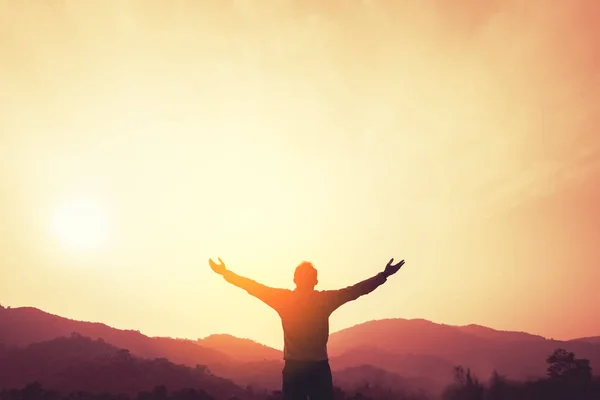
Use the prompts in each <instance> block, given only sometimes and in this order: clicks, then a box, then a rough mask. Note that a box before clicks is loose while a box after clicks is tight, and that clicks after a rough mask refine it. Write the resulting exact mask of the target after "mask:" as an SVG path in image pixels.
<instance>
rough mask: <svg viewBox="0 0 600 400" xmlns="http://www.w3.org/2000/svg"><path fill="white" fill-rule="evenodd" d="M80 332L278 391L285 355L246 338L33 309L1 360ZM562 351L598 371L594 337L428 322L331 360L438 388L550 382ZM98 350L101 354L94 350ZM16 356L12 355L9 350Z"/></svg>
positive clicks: (18, 314)
mask: <svg viewBox="0 0 600 400" xmlns="http://www.w3.org/2000/svg"><path fill="white" fill-rule="evenodd" d="M72 332H78V333H80V334H81V335H83V336H89V337H90V338H92V339H98V338H102V339H103V340H104V342H105V343H107V344H110V345H112V346H114V347H116V348H121V349H128V350H129V351H130V352H131V354H132V355H134V356H137V357H144V358H149V359H155V358H166V359H168V360H170V361H171V362H173V363H175V364H183V365H187V366H189V367H192V368H193V367H195V366H196V365H198V364H200V365H205V366H207V367H208V368H209V370H210V371H212V372H213V373H214V374H215V375H217V376H221V377H223V378H227V379H230V380H232V381H234V382H235V383H236V384H238V385H241V386H242V387H245V386H246V385H251V386H253V387H255V388H268V389H270V390H277V389H279V388H280V387H281V369H282V367H283V360H282V357H281V352H280V351H278V350H276V349H273V348H270V347H268V346H264V345H262V344H260V343H257V342H255V341H252V340H249V339H240V338H236V337H234V336H231V335H226V334H219V335H211V336H208V337H206V338H204V339H199V340H197V341H192V340H181V339H171V338H153V337H148V336H145V335H143V334H141V333H140V332H137V331H124V330H119V329H114V328H111V327H109V326H107V325H104V324H99V323H90V322H80V321H73V320H69V319H66V318H62V317H59V316H55V315H51V314H48V313H45V312H43V311H40V310H37V309H33V308H13V309H2V308H0V354H2V353H5V352H6V351H8V350H6V349H5V350H3V347H6V348H11V347H15V346H20V347H24V346H28V345H31V344H33V343H36V342H44V341H48V340H52V339H55V338H57V337H60V336H66V337H69V336H70V335H71V333H72ZM558 347H562V348H565V349H567V350H569V351H572V352H574V353H575V354H576V355H577V356H578V357H581V358H588V359H589V360H590V361H591V365H592V368H594V369H593V371H594V373H596V374H597V373H598V372H599V371H600V367H598V366H599V365H600V344H597V343H594V338H587V339H586V338H583V339H577V340H572V341H555V340H549V339H545V338H543V337H541V336H536V335H530V334H528V333H525V332H506V331H498V330H494V329H490V328H487V327H483V326H478V325H468V326H462V327H460V326H450V325H443V324H436V323H433V322H430V321H426V320H423V319H415V320H406V319H386V320H378V321H369V322H366V323H363V324H359V325H356V326H354V327H351V328H347V329H343V330H341V331H339V332H335V333H332V334H331V336H330V339H329V355H330V360H331V367H332V370H333V371H334V376H338V377H340V379H342V378H343V374H345V373H344V372H342V371H344V370H346V371H352V370H353V368H359V367H360V368H364V367H365V366H366V365H367V366H368V365H370V366H373V367H376V368H378V369H381V370H385V371H387V372H389V373H393V374H396V375H398V376H400V377H402V378H403V379H407V380H410V381H411V382H413V383H415V382H421V383H423V382H425V381H427V382H428V383H427V384H426V386H428V387H431V386H436V387H440V386H441V385H445V384H446V383H448V382H449V381H450V380H451V378H452V370H453V367H454V366H455V365H463V366H467V367H470V368H471V369H472V370H473V371H474V372H475V373H476V374H477V375H478V376H479V377H481V378H482V379H487V378H488V377H489V376H490V374H491V373H492V371H494V370H497V371H498V372H500V373H501V374H503V375H506V376H507V377H509V378H513V379H525V378H529V377H540V376H543V375H545V371H546V363H545V360H546V357H547V356H548V355H549V354H551V353H552V351H554V350H555V349H556V348H558ZM97 349H100V347H97ZM10 351H12V350H10Z"/></svg>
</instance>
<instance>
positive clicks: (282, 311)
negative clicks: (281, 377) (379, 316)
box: [223, 271, 386, 361]
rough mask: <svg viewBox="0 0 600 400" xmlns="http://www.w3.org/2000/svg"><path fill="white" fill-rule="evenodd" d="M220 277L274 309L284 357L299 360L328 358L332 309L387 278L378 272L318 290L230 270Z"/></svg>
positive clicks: (371, 289)
mask: <svg viewBox="0 0 600 400" xmlns="http://www.w3.org/2000/svg"><path fill="white" fill-rule="evenodd" d="M223 277H224V278H225V280H226V281H228V282H229V283H232V284H233V285H235V286H238V287H240V288H242V289H244V290H246V291H247V292H248V293H249V294H251V295H252V296H255V297H257V298H258V299H260V300H261V301H263V302H264V303H265V304H267V305H268V306H270V307H272V308H273V309H274V310H275V311H277V313H278V314H279V317H280V318H281V325H282V327H283V339H284V347H283V358H284V359H285V360H298V361H323V360H327V359H328V355H327V340H328V339H329V316H330V315H331V313H333V312H334V311H335V310H336V309H337V308H339V307H340V306H342V305H343V304H345V303H347V302H349V301H352V300H356V299H357V298H359V297H360V296H362V295H365V294H367V293H370V292H372V291H373V290H375V289H376V288H377V287H378V286H380V285H382V284H383V283H384V282H385V281H386V277H385V275H384V274H383V273H379V274H377V275H375V276H373V277H372V278H369V279H367V280H364V281H362V282H359V283H357V284H355V285H352V286H348V287H346V288H343V289H338V290H322V291H319V290H312V289H311V290H299V289H295V290H289V289H277V288H272V287H268V286H265V285H263V284H260V283H258V282H255V281H253V280H252V279H248V278H245V277H243V276H239V275H237V274H235V273H233V272H231V271H226V272H225V273H224V274H223Z"/></svg>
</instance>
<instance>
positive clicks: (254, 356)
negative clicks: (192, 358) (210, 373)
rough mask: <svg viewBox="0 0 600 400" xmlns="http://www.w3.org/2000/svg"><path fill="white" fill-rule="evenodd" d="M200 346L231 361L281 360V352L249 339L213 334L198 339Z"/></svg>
mask: <svg viewBox="0 0 600 400" xmlns="http://www.w3.org/2000/svg"><path fill="white" fill-rule="evenodd" d="M196 343H198V344H200V345H201V346H204V347H207V348H211V349H215V350H218V351H220V352H222V353H225V354H227V355H228V356H229V357H231V358H232V359H235V360H238V361H243V362H251V361H259V360H281V359H282V358H283V352H282V351H280V350H276V349H274V348H272V347H269V346H265V345H264V344H261V343H258V342H255V341H254V340H251V339H240V338H237V337H235V336H232V335H228V334H215V335H210V336H207V337H205V338H204V339H198V340H197V342H196Z"/></svg>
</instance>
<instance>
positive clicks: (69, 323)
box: [0, 307, 233, 366]
mask: <svg viewBox="0 0 600 400" xmlns="http://www.w3.org/2000/svg"><path fill="white" fill-rule="evenodd" d="M73 332H77V333H79V334H81V335H82V336H86V337H90V338H92V339H98V338H102V339H104V340H105V341H106V342H108V343H110V344H112V345H114V346H116V347H119V348H123V349H128V350H129V351H131V353H132V354H135V355H138V356H140V357H147V358H161V357H166V358H168V359H169V360H171V361H172V362H174V363H177V364H185V365H189V366H195V365H196V364H203V365H208V366H211V365H214V364H218V363H224V362H225V363H227V362H232V361H233V360H231V358H230V357H229V356H228V355H227V354H225V353H223V352H221V351H219V350H216V349H214V348H209V347H205V346H203V345H201V344H199V343H196V342H195V341H192V340H178V339H172V338H156V337H148V336H146V335H143V334H142V333H140V332H139V331H134V330H121V329H115V328H111V327H109V326H107V325H105V324H101V323H97V322H83V321H75V320H71V319H68V318H63V317H59V316H57V315H53V314H49V313H46V312H44V311H41V310H38V309H36V308H32V307H20V308H1V307H0V343H2V344H4V345H5V346H8V347H10V346H19V347H22V346H27V345H29V344H32V343H37V342H43V341H47V340H51V339H54V338H57V337H63V336H67V337H68V336H70V335H71V333H73Z"/></svg>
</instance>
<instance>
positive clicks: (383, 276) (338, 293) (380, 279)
mask: <svg viewBox="0 0 600 400" xmlns="http://www.w3.org/2000/svg"><path fill="white" fill-rule="evenodd" d="M393 262H394V259H393V258H392V259H391V260H390V261H389V262H388V263H387V265H386V266H385V270H384V271H383V272H380V273H378V274H377V275H375V276H373V277H371V278H369V279H366V280H364V281H362V282H359V283H357V284H355V285H352V286H348V287H346V288H343V289H338V290H333V291H331V292H330V293H331V294H330V296H331V297H330V300H329V306H330V309H331V312H333V311H335V310H336V309H337V308H338V307H340V306H342V305H344V304H346V303H347V302H349V301H353V300H356V299H358V298H359V297H360V296H364V295H365V294H369V293H371V292H372V291H373V290H375V289H377V288H378V287H379V286H381V285H383V284H384V283H385V282H386V280H387V278H388V277H390V276H391V275H393V274H395V273H396V272H398V270H400V268H401V267H402V266H403V265H404V260H402V261H400V262H399V263H397V264H395V265H394V264H392V263H393Z"/></svg>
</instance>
